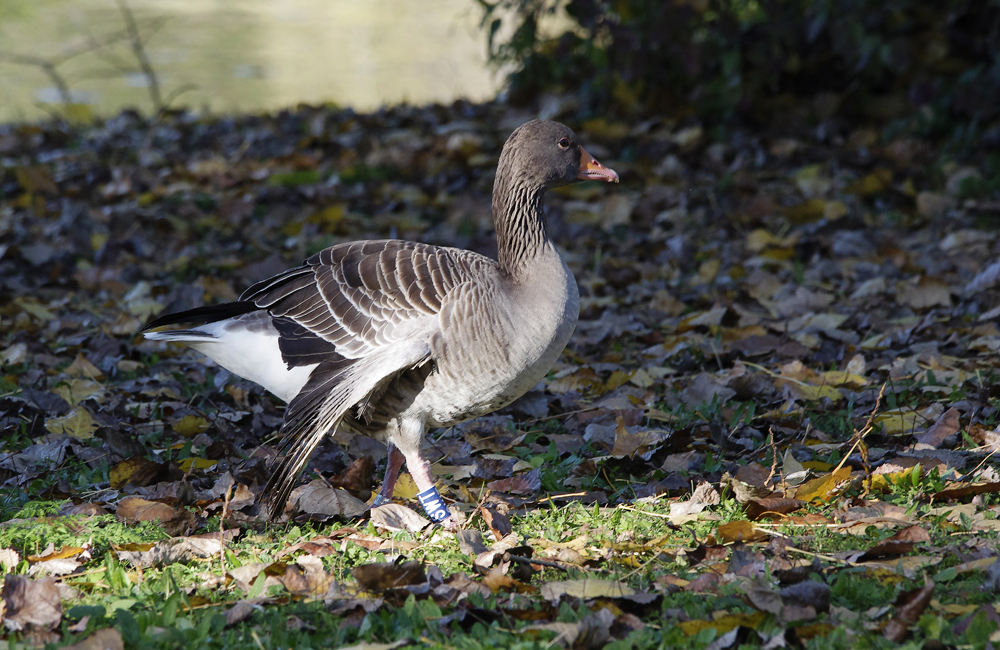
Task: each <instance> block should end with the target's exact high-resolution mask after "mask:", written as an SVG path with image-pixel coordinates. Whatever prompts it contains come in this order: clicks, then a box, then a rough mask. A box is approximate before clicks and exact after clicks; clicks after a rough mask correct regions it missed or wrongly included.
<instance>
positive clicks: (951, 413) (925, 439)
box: [914, 408, 959, 449]
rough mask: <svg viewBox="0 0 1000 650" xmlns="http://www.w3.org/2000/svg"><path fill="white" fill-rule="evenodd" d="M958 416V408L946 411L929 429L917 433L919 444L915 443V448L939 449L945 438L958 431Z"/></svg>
mask: <svg viewBox="0 0 1000 650" xmlns="http://www.w3.org/2000/svg"><path fill="white" fill-rule="evenodd" d="M958 416H959V414H958V409H955V408H950V409H948V410H947V411H945V412H944V414H943V415H941V417H939V418H938V419H937V421H936V422H935V423H934V424H932V425H931V426H930V428H928V429H927V431H924V432H923V433H918V434H917V435H916V439H917V444H915V445H914V448H915V449H937V448H938V447H940V446H941V443H942V442H944V440H945V438H948V437H949V436H954V435H955V434H957V433H958V430H959V421H958Z"/></svg>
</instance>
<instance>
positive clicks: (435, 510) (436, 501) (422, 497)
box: [417, 487, 451, 524]
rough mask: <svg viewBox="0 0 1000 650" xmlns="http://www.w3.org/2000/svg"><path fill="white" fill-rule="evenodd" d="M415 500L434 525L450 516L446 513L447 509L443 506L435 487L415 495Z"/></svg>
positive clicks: (442, 500)
mask: <svg viewBox="0 0 1000 650" xmlns="http://www.w3.org/2000/svg"><path fill="white" fill-rule="evenodd" d="M417 500H419V501H420V505H422V506H423V507H424V512H426V513H427V516H428V517H430V519H431V521H433V522H434V523H436V524H439V523H441V522H442V521H444V520H445V519H447V518H448V517H450V516H451V513H449V512H448V508H446V507H445V505H444V499H442V498H441V495H440V494H439V493H438V491H437V488H436V487H432V488H430V489H429V490H424V491H423V492H421V493H420V494H418V495H417Z"/></svg>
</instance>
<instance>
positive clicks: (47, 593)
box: [0, 575, 62, 632]
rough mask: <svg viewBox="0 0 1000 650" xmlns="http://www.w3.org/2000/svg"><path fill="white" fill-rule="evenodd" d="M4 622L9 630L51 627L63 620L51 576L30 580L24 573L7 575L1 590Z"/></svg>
mask: <svg viewBox="0 0 1000 650" xmlns="http://www.w3.org/2000/svg"><path fill="white" fill-rule="evenodd" d="M0 599H2V600H3V605H4V614H3V623H4V625H5V626H6V627H7V629H8V630H11V631H13V632H17V631H19V630H30V629H32V628H36V629H41V630H54V629H55V628H56V626H57V625H59V622H60V621H61V620H62V600H61V598H60V597H59V588H58V587H57V586H56V582H55V580H53V579H52V578H51V577H45V578H39V579H38V580H32V579H30V578H28V577H26V576H20V575H7V577H5V578H4V583H3V590H2V591H0Z"/></svg>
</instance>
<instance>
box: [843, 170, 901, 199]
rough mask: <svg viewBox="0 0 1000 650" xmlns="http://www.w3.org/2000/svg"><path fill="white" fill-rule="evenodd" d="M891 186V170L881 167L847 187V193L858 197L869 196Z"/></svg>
mask: <svg viewBox="0 0 1000 650" xmlns="http://www.w3.org/2000/svg"><path fill="white" fill-rule="evenodd" d="M891 185H892V170H891V169H886V168H884V167H881V168H879V169H876V170H875V171H873V172H872V173H870V174H868V175H867V176H865V177H864V178H862V179H861V180H859V181H857V182H855V183H851V184H850V185H848V186H847V191H848V192H850V193H851V194H857V195H859V196H871V195H872V194H878V193H879V192H884V191H885V190H887V189H889V187H890V186H891Z"/></svg>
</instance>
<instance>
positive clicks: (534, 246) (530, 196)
mask: <svg viewBox="0 0 1000 650" xmlns="http://www.w3.org/2000/svg"><path fill="white" fill-rule="evenodd" d="M543 192H544V190H541V189H539V188H535V187H531V186H529V185H527V184H524V183H520V184H519V183H501V182H499V181H498V182H497V185H496V187H495V188H494V191H493V222H494V227H495V228H496V233H497V261H498V262H499V263H500V268H502V269H503V270H504V271H506V272H507V273H509V274H511V275H513V276H518V275H520V274H521V272H522V271H523V270H524V269H525V268H526V267H527V265H528V264H529V263H530V262H531V261H532V260H533V259H534V258H535V257H536V256H537V255H538V253H540V252H541V251H542V250H543V249H544V248H545V246H546V244H547V243H548V241H549V237H548V233H547V232H546V230H545V222H544V221H543V220H542V214H543V202H542V194H543Z"/></svg>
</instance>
